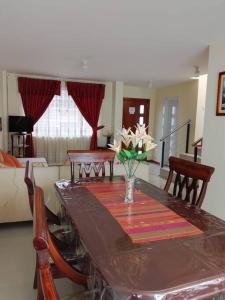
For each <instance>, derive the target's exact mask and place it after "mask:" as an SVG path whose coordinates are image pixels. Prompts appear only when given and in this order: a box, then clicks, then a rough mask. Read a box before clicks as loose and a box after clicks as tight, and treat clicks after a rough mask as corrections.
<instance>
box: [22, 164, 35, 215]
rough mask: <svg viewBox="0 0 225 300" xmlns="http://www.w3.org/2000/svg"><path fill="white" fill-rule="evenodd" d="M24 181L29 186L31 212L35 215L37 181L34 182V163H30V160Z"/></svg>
mask: <svg viewBox="0 0 225 300" xmlns="http://www.w3.org/2000/svg"><path fill="white" fill-rule="evenodd" d="M24 181H25V183H26V185H27V192H28V197H29V204H30V210H31V213H32V214H33V203H34V187H35V180H34V172H33V166H32V163H30V162H29V160H28V161H27V162H26V167H25V176H24Z"/></svg>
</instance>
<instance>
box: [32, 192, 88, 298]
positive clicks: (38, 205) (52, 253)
mask: <svg viewBox="0 0 225 300" xmlns="http://www.w3.org/2000/svg"><path fill="white" fill-rule="evenodd" d="M33 245H34V248H35V250H36V252H37V261H36V269H35V276H36V280H37V288H38V291H37V292H38V297H39V298H38V299H42V298H41V295H42V287H41V283H40V276H39V274H40V262H39V257H38V253H39V251H42V250H45V253H47V254H46V255H47V256H49V257H50V258H51V264H50V270H51V273H52V276H53V278H63V277H66V278H69V279H70V280H72V281H73V282H74V283H77V284H80V285H84V286H86V283H87V276H86V275H85V274H82V273H81V271H80V269H78V268H79V267H80V266H79V262H78V263H77V262H76V261H73V263H71V264H69V263H68V262H67V261H66V260H65V258H64V257H63V255H62V253H61V252H60V251H59V249H58V248H57V245H56V244H55V242H54V240H53V239H52V235H51V233H50V231H49V228H48V224H47V215H46V210H45V205H44V194H43V190H42V189H41V188H40V187H38V186H35V190H34V239H33ZM46 272H47V273H48V271H46ZM46 272H45V273H46ZM49 299H51V298H49ZM53 299H54V298H53ZM56 299H57V298H56Z"/></svg>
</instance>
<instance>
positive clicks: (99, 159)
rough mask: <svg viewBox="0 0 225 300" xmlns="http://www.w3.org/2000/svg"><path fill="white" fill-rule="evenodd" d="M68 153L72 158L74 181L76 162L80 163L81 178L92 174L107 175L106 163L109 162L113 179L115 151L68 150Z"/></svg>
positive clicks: (96, 175)
mask: <svg viewBox="0 0 225 300" xmlns="http://www.w3.org/2000/svg"><path fill="white" fill-rule="evenodd" d="M67 154H68V156H69V159H70V168H71V181H72V182H73V181H74V177H75V176H74V171H75V169H74V168H75V164H76V165H79V178H82V177H90V176H94V177H100V176H101V177H105V163H106V162H109V177H110V179H112V177H113V163H114V158H115V152H113V151H111V150H105V151H104V150H99V151H87V150H68V151H67Z"/></svg>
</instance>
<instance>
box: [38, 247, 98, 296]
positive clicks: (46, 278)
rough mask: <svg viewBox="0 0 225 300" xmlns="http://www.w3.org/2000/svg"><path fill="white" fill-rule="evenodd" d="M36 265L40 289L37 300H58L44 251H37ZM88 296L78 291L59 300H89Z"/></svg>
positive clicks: (47, 255) (47, 257)
mask: <svg viewBox="0 0 225 300" xmlns="http://www.w3.org/2000/svg"><path fill="white" fill-rule="evenodd" d="M37 257H38V264H39V278H40V287H41V290H39V296H38V300H43V299H45V300H60V297H59V294H58V292H57V289H56V286H55V283H54V279H53V274H52V269H51V264H50V263H49V260H50V256H49V252H48V250H46V249H43V250H39V251H37ZM91 299H92V298H91V297H90V294H88V293H85V292H84V291H79V292H77V293H76V295H71V296H66V297H63V298H61V300H91Z"/></svg>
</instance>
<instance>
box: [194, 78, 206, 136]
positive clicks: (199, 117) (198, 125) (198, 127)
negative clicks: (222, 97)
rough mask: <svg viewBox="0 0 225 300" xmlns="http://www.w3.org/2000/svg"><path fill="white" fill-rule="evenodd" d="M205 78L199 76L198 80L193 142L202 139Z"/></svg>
mask: <svg viewBox="0 0 225 300" xmlns="http://www.w3.org/2000/svg"><path fill="white" fill-rule="evenodd" d="M207 77H208V75H207V74H205V75H201V76H199V79H198V101H197V111H196V121H195V137H194V140H195V141H197V140H198V139H199V138H202V137H203V127H204V117H205V101H206V89H207Z"/></svg>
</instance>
